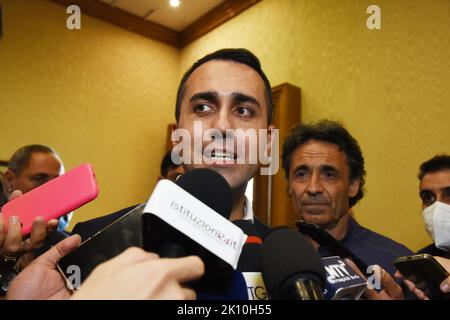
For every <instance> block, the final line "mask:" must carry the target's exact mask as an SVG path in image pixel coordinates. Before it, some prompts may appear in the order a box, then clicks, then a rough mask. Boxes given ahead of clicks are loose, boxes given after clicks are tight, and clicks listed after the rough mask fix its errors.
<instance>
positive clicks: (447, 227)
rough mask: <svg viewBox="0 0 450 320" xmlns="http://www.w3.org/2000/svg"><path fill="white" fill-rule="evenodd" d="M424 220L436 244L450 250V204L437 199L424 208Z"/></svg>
mask: <svg viewBox="0 0 450 320" xmlns="http://www.w3.org/2000/svg"><path fill="white" fill-rule="evenodd" d="M423 220H424V221H425V229H426V230H427V232H428V234H429V235H430V236H431V238H433V241H434V245H435V246H436V247H438V248H439V249H442V250H446V251H450V205H448V204H445V203H442V202H439V201H436V202H435V203H433V204H432V205H431V206H429V207H426V208H425V209H424V210H423Z"/></svg>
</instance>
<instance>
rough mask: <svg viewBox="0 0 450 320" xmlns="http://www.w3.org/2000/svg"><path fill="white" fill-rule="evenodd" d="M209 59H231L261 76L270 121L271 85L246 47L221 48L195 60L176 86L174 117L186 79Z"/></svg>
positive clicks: (269, 120) (177, 111)
mask: <svg viewBox="0 0 450 320" xmlns="http://www.w3.org/2000/svg"><path fill="white" fill-rule="evenodd" d="M211 60H222V61H232V62H236V63H241V64H245V65H247V66H249V67H250V68H252V69H253V70H255V71H256V72H257V73H258V74H259V75H260V76H261V78H262V80H263V81H264V87H265V90H264V91H265V96H266V104H267V122H268V123H270V122H271V121H272V87H271V86H270V82H269V79H267V77H266V75H265V74H264V72H263V71H262V69H261V63H260V62H259V59H258V58H257V57H256V56H255V55H254V54H253V53H251V52H250V51H248V50H247V49H222V50H218V51H215V52H213V53H210V54H208V55H206V56H204V57H203V58H201V59H200V60H198V61H197V62H195V63H194V64H193V65H192V66H191V67H190V68H189V70H188V71H186V73H185V74H184V75H183V78H181V81H180V85H179V86H178V91H177V103H176V107H175V119H176V120H177V121H178V120H179V119H180V108H181V101H182V100H183V96H184V92H185V89H186V81H187V80H188V79H189V77H190V76H191V74H192V73H193V72H194V71H195V70H196V69H197V68H198V67H200V66H201V65H202V64H204V63H206V62H208V61H211Z"/></svg>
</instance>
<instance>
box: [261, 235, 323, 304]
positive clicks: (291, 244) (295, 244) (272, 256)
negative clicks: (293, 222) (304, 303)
mask: <svg viewBox="0 0 450 320" xmlns="http://www.w3.org/2000/svg"><path fill="white" fill-rule="evenodd" d="M261 261H262V274H263V279H264V282H265V284H266V287H267V290H268V292H269V295H270V297H271V298H272V299H275V300H323V299H324V296H323V288H324V287H325V270H324V267H323V264H322V261H321V260H320V258H319V256H318V255H317V253H316V251H315V250H314V248H313V247H312V245H311V244H310V242H309V241H308V240H306V238H305V237H303V236H302V235H301V234H299V233H298V232H295V231H293V230H290V229H287V228H283V229H277V230H275V231H273V232H272V233H271V234H269V236H268V237H267V238H266V239H265V240H264V243H263V245H262V259H261Z"/></svg>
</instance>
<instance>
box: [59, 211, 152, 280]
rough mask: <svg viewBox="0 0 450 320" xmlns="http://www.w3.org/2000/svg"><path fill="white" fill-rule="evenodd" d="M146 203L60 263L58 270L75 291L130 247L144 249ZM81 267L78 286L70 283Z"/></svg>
mask: <svg viewBox="0 0 450 320" xmlns="http://www.w3.org/2000/svg"><path fill="white" fill-rule="evenodd" d="M144 207H145V203H143V204H140V205H139V206H137V207H136V208H134V209H133V210H131V211H129V212H128V213H126V214H125V215H123V216H122V217H120V218H119V219H117V220H116V221H114V222H113V223H112V224H110V225H109V226H107V227H105V228H104V229H102V230H101V231H99V232H97V233H96V234H94V235H93V236H92V237H90V238H88V239H86V240H85V241H83V243H81V245H80V246H79V247H78V248H77V249H76V250H75V251H73V252H71V253H69V254H68V255H66V256H65V257H63V258H62V259H61V260H59V262H58V268H59V270H60V271H61V273H62V274H63V275H64V276H65V277H66V279H67V281H68V282H69V285H70V287H72V289H77V285H78V284H79V283H82V282H83V281H84V280H85V279H86V278H87V277H88V276H89V275H90V274H91V272H92V271H93V270H94V269H95V267H97V266H98V265H99V264H101V263H103V262H106V261H108V260H110V259H112V258H114V257H115V256H117V255H119V254H120V253H122V252H123V251H124V250H126V249H127V248H129V247H140V248H142V247H143V240H142V214H143V213H144ZM73 266H76V267H78V268H79V271H80V273H79V275H80V278H79V279H74V280H76V282H77V283H71V282H72V281H71V280H70V279H71V278H72V277H71V276H72V275H73V274H74V269H73V268H74V267H73Z"/></svg>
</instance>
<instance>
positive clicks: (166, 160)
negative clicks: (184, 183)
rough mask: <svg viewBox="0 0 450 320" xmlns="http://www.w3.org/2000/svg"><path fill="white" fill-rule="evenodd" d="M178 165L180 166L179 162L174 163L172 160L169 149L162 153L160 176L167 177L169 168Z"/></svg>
mask: <svg viewBox="0 0 450 320" xmlns="http://www.w3.org/2000/svg"><path fill="white" fill-rule="evenodd" d="M179 166H181V164H175V163H174V162H173V161H172V151H169V152H167V153H166V154H165V155H164V157H163V159H162V161H161V169H160V174H161V176H162V177H167V175H168V173H169V170H170V169H175V168H176V167H179Z"/></svg>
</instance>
